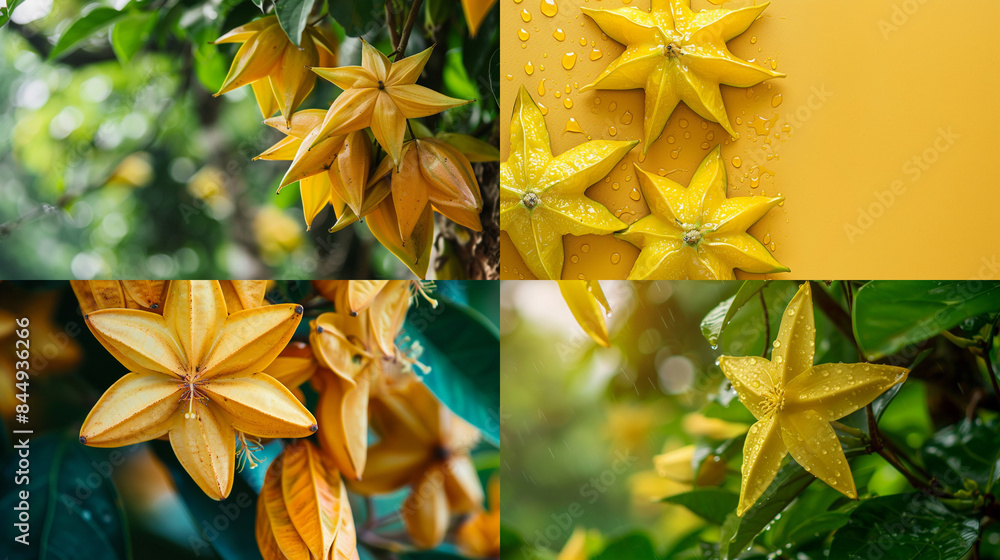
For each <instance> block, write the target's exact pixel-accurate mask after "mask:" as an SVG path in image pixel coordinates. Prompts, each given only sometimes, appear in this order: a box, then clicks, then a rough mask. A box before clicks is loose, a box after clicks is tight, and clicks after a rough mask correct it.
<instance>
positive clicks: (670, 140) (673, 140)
mask: <svg viewBox="0 0 1000 560" xmlns="http://www.w3.org/2000/svg"><path fill="white" fill-rule="evenodd" d="M676 141H677V139H676V138H674V135H673V134H671V135H670V136H667V144H673V143H674V142H676Z"/></svg>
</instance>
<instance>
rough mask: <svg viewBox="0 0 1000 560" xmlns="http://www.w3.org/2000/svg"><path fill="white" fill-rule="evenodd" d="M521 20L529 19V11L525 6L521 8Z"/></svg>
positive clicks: (526, 20) (527, 20)
mask: <svg viewBox="0 0 1000 560" xmlns="http://www.w3.org/2000/svg"><path fill="white" fill-rule="evenodd" d="M521 20H523V21H524V23H528V22H529V21H531V12H529V11H528V9H527V8H522V9H521Z"/></svg>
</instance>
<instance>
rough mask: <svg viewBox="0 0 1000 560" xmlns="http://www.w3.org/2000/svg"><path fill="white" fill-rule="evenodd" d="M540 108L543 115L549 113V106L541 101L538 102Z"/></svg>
mask: <svg viewBox="0 0 1000 560" xmlns="http://www.w3.org/2000/svg"><path fill="white" fill-rule="evenodd" d="M538 110H539V111H541V112H542V115H543V116H544V115H548V114H549V108H548V107H546V106H545V105H542V104H541V103H538Z"/></svg>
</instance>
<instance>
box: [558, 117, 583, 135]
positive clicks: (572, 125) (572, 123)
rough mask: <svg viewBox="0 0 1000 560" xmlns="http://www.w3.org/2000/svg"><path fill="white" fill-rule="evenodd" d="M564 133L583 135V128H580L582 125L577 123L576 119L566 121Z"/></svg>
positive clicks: (571, 118)
mask: <svg viewBox="0 0 1000 560" xmlns="http://www.w3.org/2000/svg"><path fill="white" fill-rule="evenodd" d="M563 132H564V133H565V132H577V133H579V134H583V127H581V126H580V123H578V122H576V119H574V118H573V117H570V118H569V120H568V121H566V130H564V131H563Z"/></svg>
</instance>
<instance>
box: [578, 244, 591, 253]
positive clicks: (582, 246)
mask: <svg viewBox="0 0 1000 560" xmlns="http://www.w3.org/2000/svg"><path fill="white" fill-rule="evenodd" d="M580 250H581V251H583V252H584V253H589V252H590V245H587V244H586V243H584V244H583V245H581V246H580Z"/></svg>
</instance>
